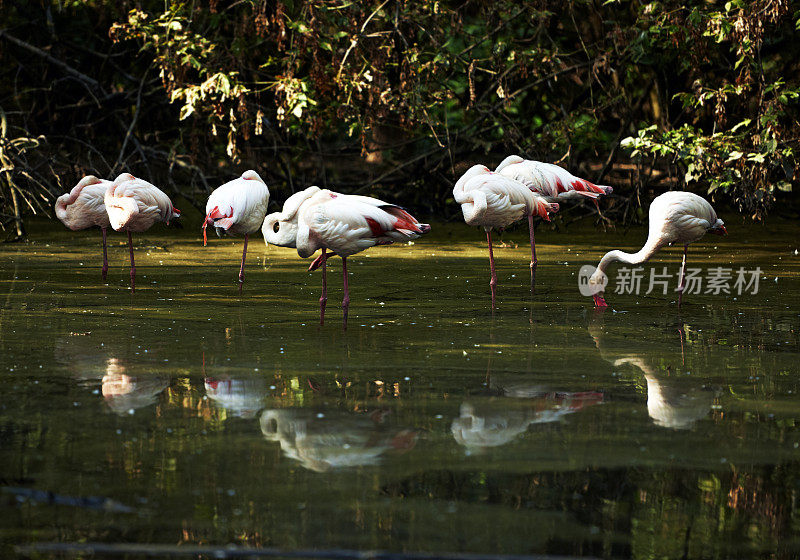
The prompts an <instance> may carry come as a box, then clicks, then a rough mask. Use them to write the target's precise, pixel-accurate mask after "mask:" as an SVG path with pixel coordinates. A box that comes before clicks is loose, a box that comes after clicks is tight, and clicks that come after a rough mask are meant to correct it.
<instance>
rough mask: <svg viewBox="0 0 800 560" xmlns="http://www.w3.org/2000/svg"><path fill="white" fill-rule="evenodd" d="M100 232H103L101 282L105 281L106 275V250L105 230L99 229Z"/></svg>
mask: <svg viewBox="0 0 800 560" xmlns="http://www.w3.org/2000/svg"><path fill="white" fill-rule="evenodd" d="M100 231H102V232H103V268H102V274H103V280H104V281H105V279H106V274H107V273H108V250H107V249H106V228H100Z"/></svg>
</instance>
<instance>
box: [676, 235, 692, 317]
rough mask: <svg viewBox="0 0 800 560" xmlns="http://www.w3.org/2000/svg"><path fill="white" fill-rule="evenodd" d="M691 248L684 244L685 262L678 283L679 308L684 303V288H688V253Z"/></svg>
mask: <svg viewBox="0 0 800 560" xmlns="http://www.w3.org/2000/svg"><path fill="white" fill-rule="evenodd" d="M688 250H689V246H688V245H684V246H683V262H682V263H681V279H680V282H679V283H678V309H680V308H681V303H683V290H685V289H686V253H687V251H688Z"/></svg>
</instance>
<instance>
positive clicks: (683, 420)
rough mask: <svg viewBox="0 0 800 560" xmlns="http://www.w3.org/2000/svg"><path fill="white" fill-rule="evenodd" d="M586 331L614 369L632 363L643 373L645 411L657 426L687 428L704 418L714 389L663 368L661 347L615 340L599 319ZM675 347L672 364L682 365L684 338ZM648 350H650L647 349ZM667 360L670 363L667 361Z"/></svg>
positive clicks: (626, 340)
mask: <svg viewBox="0 0 800 560" xmlns="http://www.w3.org/2000/svg"><path fill="white" fill-rule="evenodd" d="M589 333H590V334H591V335H592V338H593V339H594V342H595V346H597V349H598V350H599V351H600V357H602V358H603V359H604V360H605V361H607V362H609V363H610V364H611V365H613V366H614V367H615V368H619V367H623V366H632V367H634V368H636V369H637V370H639V371H640V372H641V373H643V374H644V379H645V381H646V382H647V413H648V414H649V415H650V418H652V419H653V422H654V423H655V424H656V425H657V426H661V427H664V428H672V429H675V430H686V429H689V428H691V427H693V426H694V424H695V423H696V422H697V421H698V420H700V419H702V418H704V417H705V416H706V415H707V414H708V413H709V411H710V410H711V406H712V405H713V404H714V397H715V391H713V390H711V389H709V388H707V387H704V386H699V382H697V381H695V380H693V379H691V378H686V377H684V376H681V377H678V376H677V375H675V374H672V366H671V365H667V366H666V371H663V370H664V369H665V368H664V366H663V365H662V364H663V363H665V362H664V360H663V356H660V355H659V354H658V350H659V349H661V348H660V347H653V348H650V349H648V348H646V347H645V348H641V347H639V348H635V347H632V346H631V341H630V340H629V339H620V340H616V339H614V338H613V337H611V336H610V335H608V334H607V333H606V332H605V330H604V329H603V325H602V321H601V322H600V323H599V324H597V323H595V324H592V325H589ZM675 338H676V344H677V343H680V345H681V346H680V354H678V349H677V348H676V349H675V351H673V352H672V353H670V356H671V357H672V359H673V361H674V363H675V364H682V363H683V361H684V356H683V339H682V338H681V339H680V340H677V339H678V335H677V334H676V336H675ZM648 350H649V351H648ZM666 363H669V361H667V362H666Z"/></svg>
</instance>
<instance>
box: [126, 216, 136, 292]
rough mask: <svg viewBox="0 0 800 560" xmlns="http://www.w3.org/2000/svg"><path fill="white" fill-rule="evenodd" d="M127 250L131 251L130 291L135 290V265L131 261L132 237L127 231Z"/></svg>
mask: <svg viewBox="0 0 800 560" xmlns="http://www.w3.org/2000/svg"><path fill="white" fill-rule="evenodd" d="M128 250H129V251H130V253H131V293H133V292H135V291H136V265H135V264H134V262H133V239H132V238H131V232H130V230H129V231H128Z"/></svg>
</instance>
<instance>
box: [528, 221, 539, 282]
mask: <svg viewBox="0 0 800 560" xmlns="http://www.w3.org/2000/svg"><path fill="white" fill-rule="evenodd" d="M528 230H529V231H530V234H531V295H533V294H534V293H535V292H536V287H535V284H536V265H537V264H539V260H538V259H537V258H536V238H535V237H534V235H533V214H531V215H530V216H528Z"/></svg>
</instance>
